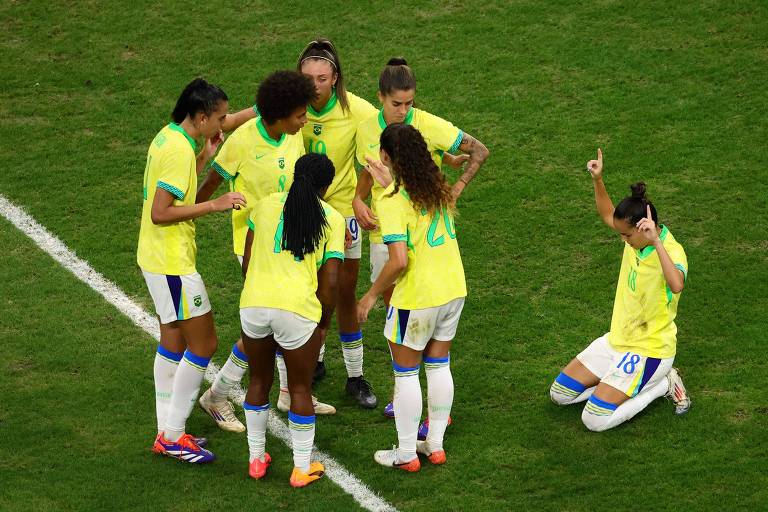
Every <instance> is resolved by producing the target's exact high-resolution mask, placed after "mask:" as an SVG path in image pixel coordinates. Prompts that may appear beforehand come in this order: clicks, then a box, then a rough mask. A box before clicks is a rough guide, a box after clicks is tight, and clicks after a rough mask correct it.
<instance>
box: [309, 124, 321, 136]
mask: <svg viewBox="0 0 768 512" xmlns="http://www.w3.org/2000/svg"><path fill="white" fill-rule="evenodd" d="M322 132H323V125H321V124H317V123H315V125H314V127H313V128H312V133H314V134H315V135H320V134H321V133H322Z"/></svg>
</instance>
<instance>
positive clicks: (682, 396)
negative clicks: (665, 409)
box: [665, 368, 691, 416]
mask: <svg viewBox="0 0 768 512" xmlns="http://www.w3.org/2000/svg"><path fill="white" fill-rule="evenodd" d="M667 381H668V382H669V390H668V391H667V394H666V395H665V396H666V397H667V398H669V399H670V400H672V402H673V403H674V404H675V414H677V415H678V416H680V415H683V414H685V413H687V412H688V410H689V409H690V408H691V397H689V396H688V392H687V391H686V390H685V385H683V379H681V378H680V373H679V372H678V371H677V368H672V369H671V370H669V373H668V374H667Z"/></svg>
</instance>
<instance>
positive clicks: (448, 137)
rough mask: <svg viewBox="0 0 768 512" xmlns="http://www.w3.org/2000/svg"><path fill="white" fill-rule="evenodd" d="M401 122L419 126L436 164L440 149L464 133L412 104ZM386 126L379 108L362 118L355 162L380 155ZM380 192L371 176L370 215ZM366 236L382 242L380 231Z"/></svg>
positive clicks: (458, 141)
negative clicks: (380, 146)
mask: <svg viewBox="0 0 768 512" xmlns="http://www.w3.org/2000/svg"><path fill="white" fill-rule="evenodd" d="M404 122H405V124H409V125H412V126H413V127H414V128H416V129H417V130H419V133H421V135H422V137H424V141H425V142H426V143H427V149H429V152H430V153H431V154H432V159H433V160H434V161H435V163H436V164H437V166H438V167H440V166H442V164H443V153H444V152H446V151H448V152H449V153H452V152H454V151H456V150H457V149H458V148H459V145H460V144H461V139H462V138H463V137H464V132H462V131H461V130H459V129H458V128H456V127H455V126H454V125H453V124H451V123H450V122H448V121H446V120H445V119H442V118H440V117H437V116H434V115H432V114H430V113H429V112H425V111H423V110H420V109H418V108H412V109H411V110H410V111H409V112H408V115H407V116H405V121H404ZM386 127H387V123H386V122H385V121H384V111H383V110H381V111H379V113H378V115H377V116H374V117H369V118H367V119H365V120H364V121H363V122H361V123H360V126H358V128H357V154H356V157H357V162H358V163H359V164H360V165H361V166H365V165H367V164H368V162H367V161H366V159H365V157H370V158H372V159H374V160H379V159H380V157H379V138H380V137H381V132H383V131H384V128H386ZM382 194H384V188H383V187H382V186H381V185H379V184H378V183H377V182H376V180H374V182H373V188H372V189H371V209H372V210H373V213H374V215H377V216H378V213H377V204H378V202H379V199H380V198H381V196H382ZM370 237H371V242H372V243H379V244H380V243H382V239H381V232H380V231H371V233H370Z"/></svg>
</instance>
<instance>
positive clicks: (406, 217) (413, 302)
mask: <svg viewBox="0 0 768 512" xmlns="http://www.w3.org/2000/svg"><path fill="white" fill-rule="evenodd" d="M393 190H394V184H392V185H390V186H389V187H388V188H387V189H386V191H385V193H384V194H383V195H382V198H381V199H380V200H379V214H380V215H379V222H380V223H381V232H382V233H383V239H384V243H392V242H406V243H407V245H408V267H407V268H406V270H405V272H403V274H402V275H401V276H400V278H398V280H397V283H396V284H395V291H394V292H393V294H392V300H391V303H392V305H393V306H395V307H396V308H398V309H425V308H434V307H437V306H442V305H443V304H447V303H448V302H450V301H452V300H453V299H457V298H459V297H466V295H467V284H466V281H465V280H464V266H463V265H462V263H461V254H460V252H459V244H458V242H457V241H456V225H455V223H454V219H453V215H451V214H450V213H449V212H448V211H447V210H445V209H444V210H443V211H442V212H440V213H439V214H436V215H434V216H431V215H429V214H428V213H427V212H417V211H416V210H415V208H414V206H413V203H411V200H410V199H409V198H408V193H407V192H406V191H405V190H404V189H402V188H401V189H400V190H399V191H398V193H397V194H395V195H393V196H390V195H389V194H390V193H391V192H392V191H393Z"/></svg>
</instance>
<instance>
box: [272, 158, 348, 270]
mask: <svg viewBox="0 0 768 512" xmlns="http://www.w3.org/2000/svg"><path fill="white" fill-rule="evenodd" d="M334 176H335V170H334V167H333V162H331V160H330V159H329V158H328V157H327V156H325V155H321V154H319V153H308V154H306V155H304V156H302V157H301V158H299V159H298V160H297V161H296V168H295V170H294V173H293V184H292V185H291V188H290V189H289V190H288V197H286V199H285V206H284V207H283V240H282V248H283V249H285V250H288V251H290V252H291V253H293V255H294V256H295V257H296V258H298V259H304V256H306V255H307V254H311V253H313V252H315V251H316V250H317V248H318V246H319V245H320V241H321V240H322V237H323V231H324V230H325V228H326V227H327V226H328V221H327V220H326V218H325V209H324V208H323V205H322V203H321V202H320V192H321V191H322V190H323V189H324V188H326V187H327V186H328V185H330V184H331V182H332V181H333V177H334Z"/></svg>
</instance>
